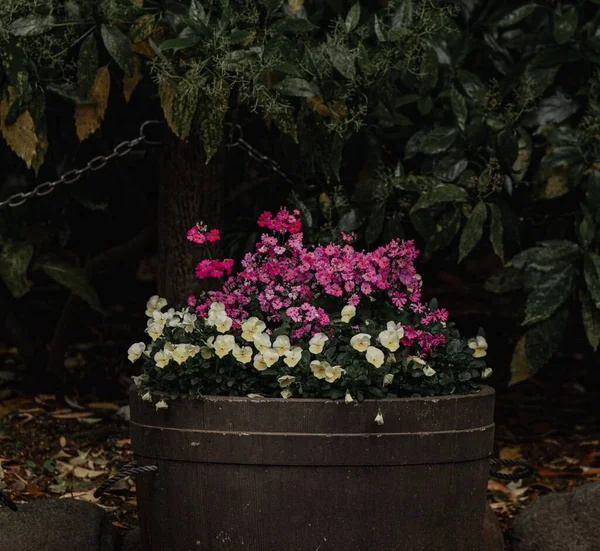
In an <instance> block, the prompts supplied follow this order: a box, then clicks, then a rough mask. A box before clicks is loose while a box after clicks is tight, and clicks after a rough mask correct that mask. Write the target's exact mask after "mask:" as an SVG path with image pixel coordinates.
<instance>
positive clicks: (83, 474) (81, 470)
mask: <svg viewBox="0 0 600 551" xmlns="http://www.w3.org/2000/svg"><path fill="white" fill-rule="evenodd" d="M107 472H108V471H93V470H91V469H86V468H85V467H75V468H74V469H73V476H76V477H77V478H90V479H91V478H98V477H99V476H103V475H105V474H106V473H107Z"/></svg>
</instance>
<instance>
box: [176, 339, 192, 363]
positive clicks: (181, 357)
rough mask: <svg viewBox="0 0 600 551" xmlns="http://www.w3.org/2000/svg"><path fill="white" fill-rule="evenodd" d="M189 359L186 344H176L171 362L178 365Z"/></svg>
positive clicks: (188, 350)
mask: <svg viewBox="0 0 600 551" xmlns="http://www.w3.org/2000/svg"><path fill="white" fill-rule="evenodd" d="M189 357H190V349H189V346H188V345H187V344H178V345H177V346H176V347H175V350H173V360H174V361H175V362H177V363H178V364H179V365H181V364H182V363H184V362H185V361H186V360H187V359H188V358H189Z"/></svg>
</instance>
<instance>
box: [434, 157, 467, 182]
mask: <svg viewBox="0 0 600 551" xmlns="http://www.w3.org/2000/svg"><path fill="white" fill-rule="evenodd" d="M467 166H469V160H468V159H467V158H465V157H462V158H461V157H459V156H457V155H448V156H447V157H444V158H443V159H442V160H441V161H440V162H439V163H436V165H435V168H434V169H433V175H434V176H435V177H436V178H438V179H440V180H444V181H445V182H454V180H456V179H457V178H458V177H459V176H460V175H461V174H462V173H463V172H464V171H465V170H466V168H467Z"/></svg>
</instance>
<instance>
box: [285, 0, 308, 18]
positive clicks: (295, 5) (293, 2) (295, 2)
mask: <svg viewBox="0 0 600 551" xmlns="http://www.w3.org/2000/svg"><path fill="white" fill-rule="evenodd" d="M303 4H304V0H288V5H289V6H290V11H291V12H292V15H296V14H297V13H298V12H299V11H300V8H301V7H302V5H303Z"/></svg>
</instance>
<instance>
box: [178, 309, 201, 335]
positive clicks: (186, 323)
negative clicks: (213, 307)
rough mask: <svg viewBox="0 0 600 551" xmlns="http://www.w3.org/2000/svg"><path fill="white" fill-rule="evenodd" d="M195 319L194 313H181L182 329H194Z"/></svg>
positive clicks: (190, 330)
mask: <svg viewBox="0 0 600 551" xmlns="http://www.w3.org/2000/svg"><path fill="white" fill-rule="evenodd" d="M197 319H198V316H196V314H189V313H186V314H183V320H182V322H181V325H183V330H184V331H185V332H186V333H191V332H192V331H194V329H195V328H196V320H197Z"/></svg>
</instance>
